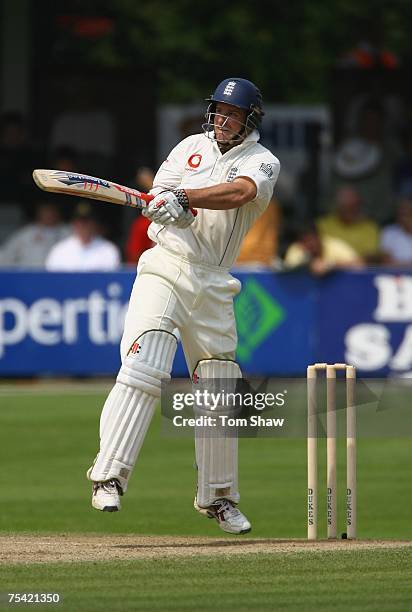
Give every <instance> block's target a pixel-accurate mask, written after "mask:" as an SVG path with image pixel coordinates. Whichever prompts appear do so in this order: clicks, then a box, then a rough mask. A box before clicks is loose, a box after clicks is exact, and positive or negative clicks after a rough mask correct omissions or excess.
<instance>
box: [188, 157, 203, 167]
mask: <svg viewBox="0 0 412 612" xmlns="http://www.w3.org/2000/svg"><path fill="white" fill-rule="evenodd" d="M201 161H202V156H201V155H200V153H193V155H191V156H190V157H189V159H188V160H187V164H188V166H190V167H191V168H198V167H199V166H200V162H201Z"/></svg>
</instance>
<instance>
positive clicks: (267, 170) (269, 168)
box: [259, 164, 273, 178]
mask: <svg viewBox="0 0 412 612" xmlns="http://www.w3.org/2000/svg"><path fill="white" fill-rule="evenodd" d="M259 170H260V171H261V172H262V173H263V174H266V176H267V177H269V178H272V176H273V164H260V167H259Z"/></svg>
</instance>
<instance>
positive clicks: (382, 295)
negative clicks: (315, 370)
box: [316, 268, 412, 377]
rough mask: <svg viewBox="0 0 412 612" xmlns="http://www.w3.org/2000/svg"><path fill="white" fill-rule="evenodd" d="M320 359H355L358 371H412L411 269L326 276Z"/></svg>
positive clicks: (320, 313)
mask: <svg viewBox="0 0 412 612" xmlns="http://www.w3.org/2000/svg"><path fill="white" fill-rule="evenodd" d="M316 329H317V336H318V346H317V349H316V356H317V360H319V361H325V362H327V363H334V362H336V361H338V362H340V361H344V362H346V363H351V364H353V365H354V366H355V367H356V368H357V370H358V372H359V374H361V375H363V376H365V375H373V376H379V377H380V376H387V375H397V376H399V375H402V376H405V375H411V374H412V272H407V271H405V270H404V269H401V270H392V269H386V268H379V269H375V270H361V271H352V272H340V273H339V274H334V275H330V276H328V277H326V278H325V279H323V280H322V283H321V285H320V291H319V302H318V309H317V320H316Z"/></svg>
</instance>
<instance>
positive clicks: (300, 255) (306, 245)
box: [285, 225, 362, 275]
mask: <svg viewBox="0 0 412 612" xmlns="http://www.w3.org/2000/svg"><path fill="white" fill-rule="evenodd" d="M361 265H362V260H361V259H360V257H359V256H358V254H357V253H356V251H355V250H354V249H353V248H352V247H351V246H349V245H348V244H346V242H343V240H340V239H339V238H331V237H330V236H323V237H321V236H320V234H319V232H318V230H317V228H316V226H315V225H307V226H305V227H303V228H301V229H300V231H299V232H298V234H297V241H296V242H295V243H293V244H291V245H290V246H289V248H288V250H287V251H286V255H285V266H286V267H287V268H298V267H308V268H309V270H310V271H311V272H312V273H313V274H316V275H322V274H326V273H327V272H330V271H332V270H334V269H337V268H359V267H360V266H361Z"/></svg>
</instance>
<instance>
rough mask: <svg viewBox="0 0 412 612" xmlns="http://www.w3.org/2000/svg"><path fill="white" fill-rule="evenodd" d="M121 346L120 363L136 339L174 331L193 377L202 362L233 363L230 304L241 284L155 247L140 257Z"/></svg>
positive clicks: (215, 269) (223, 273)
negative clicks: (149, 331) (223, 361)
mask: <svg viewBox="0 0 412 612" xmlns="http://www.w3.org/2000/svg"><path fill="white" fill-rule="evenodd" d="M137 272H138V273H137V277H136V280H135V283H134V285H133V290H132V294H131V297H130V303H129V308H128V311H127V315H126V321H125V328H124V333H123V338H122V341H121V356H122V361H124V359H125V357H126V355H127V353H128V351H129V349H130V347H131V346H132V344H133V342H134V341H135V340H136V338H137V337H138V336H140V335H141V334H142V333H143V332H145V331H148V330H151V329H153V330H154V329H161V330H164V331H168V332H171V333H173V332H174V330H175V329H176V328H177V329H178V330H179V333H180V338H181V341H182V345H183V350H184V354H185V358H186V363H187V366H188V370H189V374H190V376H192V374H193V371H194V369H195V367H196V364H197V363H198V361H200V360H201V359H209V358H212V357H217V358H220V359H234V358H235V352H236V345H237V333H236V324H235V318H234V310H233V298H234V296H236V295H237V294H238V293H239V291H240V288H241V283H240V281H238V280H237V279H235V278H234V277H233V276H231V274H230V273H229V271H228V269H227V268H220V267H218V266H211V265H206V264H197V263H193V262H190V261H189V260H188V259H186V258H185V257H181V256H179V255H178V254H175V253H172V252H171V251H168V250H166V249H165V248H163V247H161V246H159V245H157V246H155V247H153V248H152V249H149V250H148V251H145V252H144V253H143V255H142V256H141V257H140V260H139V265H138V269H137Z"/></svg>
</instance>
